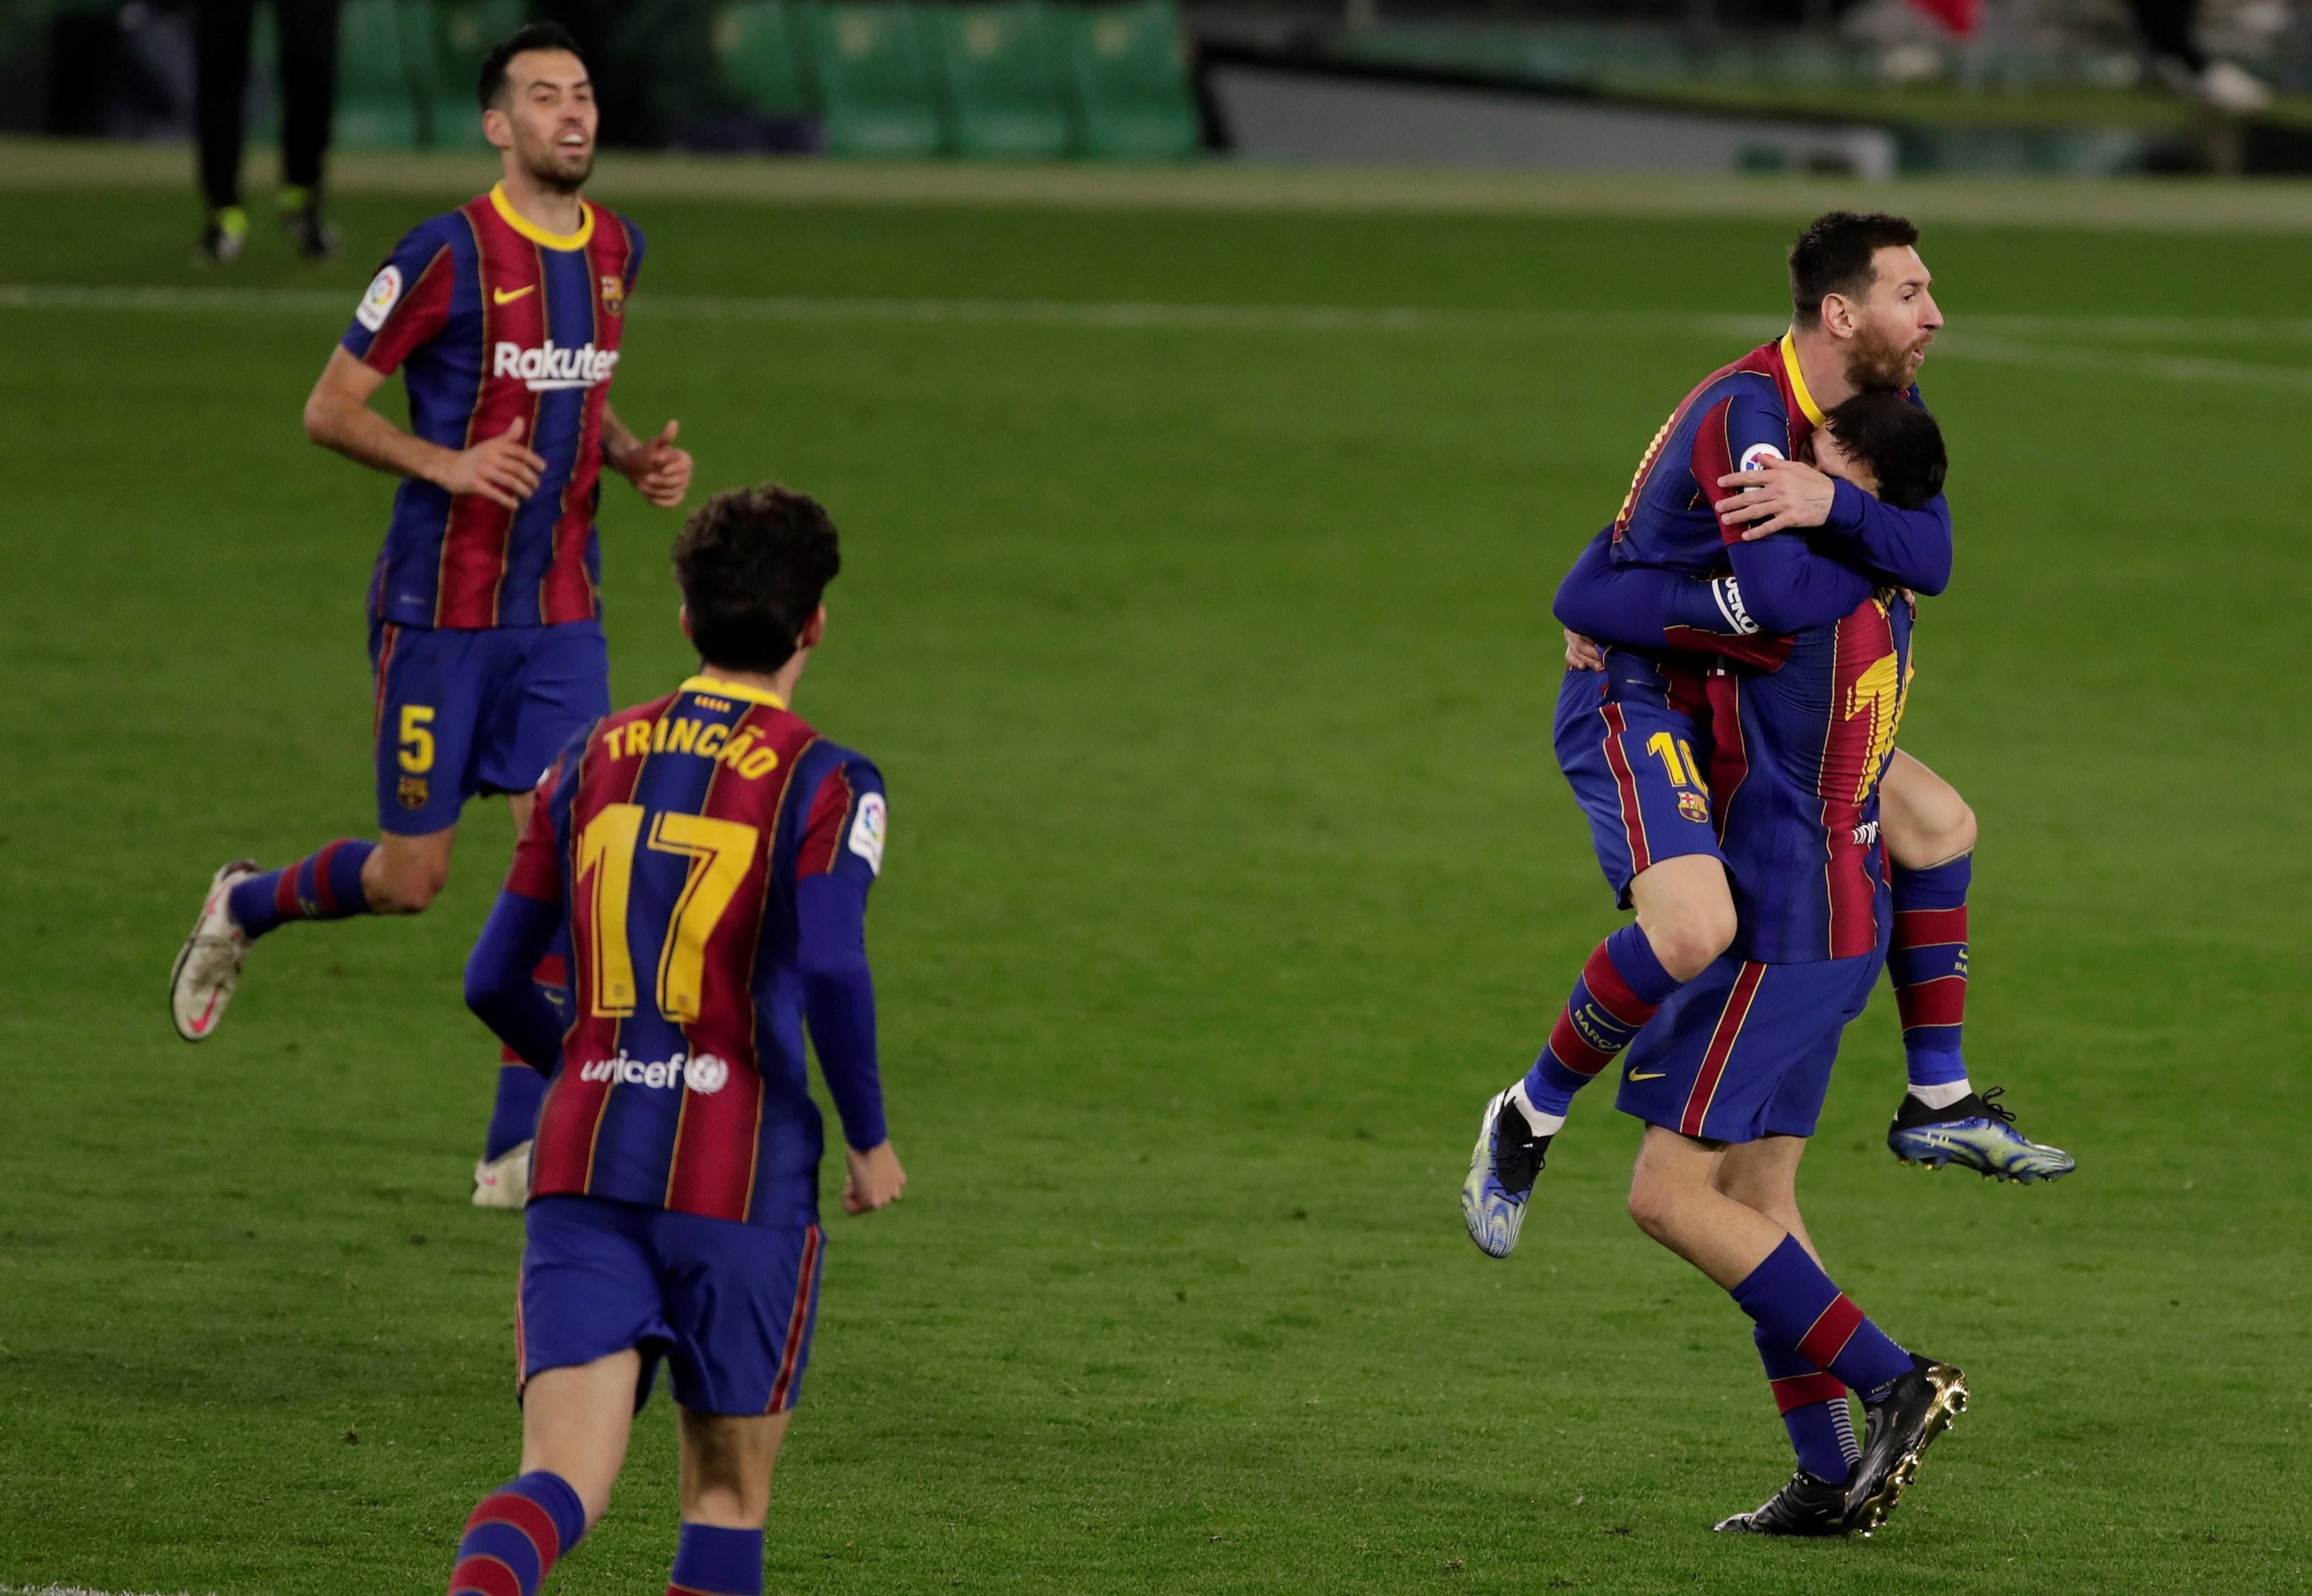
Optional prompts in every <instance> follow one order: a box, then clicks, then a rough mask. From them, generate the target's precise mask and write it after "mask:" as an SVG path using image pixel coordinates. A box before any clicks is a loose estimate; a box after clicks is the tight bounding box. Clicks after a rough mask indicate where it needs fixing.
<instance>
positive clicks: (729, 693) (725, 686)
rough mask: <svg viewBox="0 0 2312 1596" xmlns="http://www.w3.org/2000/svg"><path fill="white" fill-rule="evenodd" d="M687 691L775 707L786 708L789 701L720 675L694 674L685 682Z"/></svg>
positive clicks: (683, 686)
mask: <svg viewBox="0 0 2312 1596" xmlns="http://www.w3.org/2000/svg"><path fill="white" fill-rule="evenodd" d="M680 690H681V691H683V692H686V693H713V694H714V695H715V696H716V697H722V698H743V699H745V700H746V701H747V702H748V703H749V704H767V705H769V706H771V707H772V708H773V709H784V708H785V707H786V706H787V701H786V700H785V699H784V698H782V697H779V696H778V695H777V694H776V693H766V692H765V691H763V689H762V688H742V687H740V685H739V684H738V683H737V682H735V681H725V680H722V678H721V677H719V676H705V675H701V676H694V677H692V678H691V679H690V680H687V681H686V682H684V683H683V684H682V687H681V689H680Z"/></svg>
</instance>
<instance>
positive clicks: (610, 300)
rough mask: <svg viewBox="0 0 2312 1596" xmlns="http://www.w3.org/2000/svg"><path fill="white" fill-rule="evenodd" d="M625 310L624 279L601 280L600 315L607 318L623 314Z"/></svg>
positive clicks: (611, 277)
mask: <svg viewBox="0 0 2312 1596" xmlns="http://www.w3.org/2000/svg"><path fill="white" fill-rule="evenodd" d="M602 313H603V314H604V315H607V316H618V315H623V314H625V313H626V279H625V278H624V277H614V276H605V277H604V278H603V279H602Z"/></svg>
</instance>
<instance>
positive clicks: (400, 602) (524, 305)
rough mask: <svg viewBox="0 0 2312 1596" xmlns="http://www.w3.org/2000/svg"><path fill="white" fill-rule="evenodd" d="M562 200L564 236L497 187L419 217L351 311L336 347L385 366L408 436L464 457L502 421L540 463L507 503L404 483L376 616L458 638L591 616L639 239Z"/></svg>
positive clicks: (378, 585)
mask: <svg viewBox="0 0 2312 1596" xmlns="http://www.w3.org/2000/svg"><path fill="white" fill-rule="evenodd" d="M580 204H581V206H582V209H583V213H584V216H585V220H584V221H583V223H582V224H580V226H579V229H578V231H577V232H574V233H570V234H566V235H565V234H559V233H552V232H547V231H545V230H544V229H543V228H541V227H539V226H538V225H537V224H534V223H532V222H530V221H529V220H527V219H526V218H524V217H523V216H522V215H520V214H519V213H518V212H516V211H515V210H514V208H513V206H512V205H510V204H508V203H507V201H506V197H505V194H504V188H503V186H501V187H499V188H495V189H491V190H490V191H489V192H488V193H487V194H485V195H482V196H480V197H477V198H475V199H472V200H469V201H468V202H467V203H466V204H464V205H461V206H459V207H458V208H457V209H456V210H454V211H450V212H447V213H445V214H444V215H439V216H435V217H434V218H433V219H432V220H430V221H427V222H423V223H420V224H418V225H417V226H416V227H414V228H412V229H411V230H410V232H409V233H408V235H407V237H405V238H403V239H402V241H400V242H399V243H398V244H397V245H395V246H394V249H393V253H392V254H391V255H390V256H389V257H388V258H387V259H386V262H385V264H384V265H383V266H382V267H380V268H379V270H378V274H377V276H376V277H375V278H374V279H372V282H371V283H370V285H369V292H368V293H367V294H364V295H363V298H362V302H361V304H360V306H359V307H358V308H357V309H356V310H355V312H354V323H353V326H352V327H350V328H348V329H346V336H345V338H344V339H343V340H342V343H343V345H344V347H345V348H346V350H347V351H348V352H350V353H351V354H353V355H356V356H358V357H359V358H360V359H361V360H362V361H363V362H364V363H365V364H368V365H369V366H370V367H371V368H372V370H374V371H378V372H382V373H391V372H393V371H395V370H399V371H400V372H401V373H402V374H403V381H404V383H405V385H406V386H407V389H408V392H409V428H410V431H412V432H413V433H415V434H416V435H417V436H419V437H421V438H424V439H425V440H426V441H427V442H429V443H438V444H440V445H442V447H443V448H445V449H465V448H468V447H470V446H471V445H472V444H474V443H479V442H480V441H482V440H483V439H485V438H491V437H495V436H497V435H499V434H502V433H504V431H505V430H506V428H507V427H508V426H509V425H512V423H513V422H514V421H515V420H517V419H520V420H521V421H522V422H523V423H524V425H525V432H524V441H525V442H526V443H528V444H529V445H530V448H532V449H534V450H536V451H537V452H539V454H540V455H542V456H544V457H545V460H546V470H545V472H544V474H543V475H542V476H541V477H540V478H539V485H538V489H537V491H536V492H534V493H533V494H531V495H530V497H529V499H528V500H526V501H525V502H524V503H523V504H522V505H521V508H519V509H516V510H508V509H506V508H504V506H502V505H499V504H493V503H491V502H490V501H489V500H488V499H486V498H483V497H482V496H480V495H476V494H467V495H457V496H455V497H453V496H452V495H451V494H450V492H449V490H448V489H446V488H443V487H437V486H436V485H434V483H431V482H424V481H420V480H418V479H416V478H408V479H407V480H405V481H404V482H403V483H402V485H401V488H400V491H399V492H398V493H397V494H396V495H394V501H393V524H392V527H391V529H390V531H388V532H387V534H386V539H385V547H384V548H383V549H382V550H381V551H380V553H379V555H378V558H377V571H376V574H375V576H374V577H373V579H372V582H371V583H370V611H371V613H372V615H374V616H375V617H377V618H379V619H381V620H387V621H392V622H394V623H396V624H398V625H400V626H408V627H445V628H450V627H454V628H465V629H473V628H479V627H538V626H557V625H560V624H562V623H563V622H565V621H574V620H590V619H592V618H596V617H598V616H599V615H600V613H601V607H600V601H599V598H598V596H597V592H596V590H597V586H598V583H599V581H600V574H601V551H600V547H599V546H598V544H597V542H596V538H595V531H594V508H595V504H596V503H597V502H598V501H599V500H600V497H601V469H602V407H603V403H604V400H605V399H607V398H608V396H609V387H610V378H611V375H612V373H614V372H615V371H616V370H617V364H618V338H619V334H620V332H621V330H622V329H624V327H625V324H626V296H627V294H629V293H631V292H632V291H633V288H634V285H635V272H636V271H637V270H638V269H639V268H640V267H641V265H642V259H643V235H642V233H641V232H639V231H638V230H637V229H636V228H635V225H634V224H633V223H631V222H628V221H627V220H626V218H625V217H623V216H620V215H616V214H614V213H612V212H610V211H607V210H603V209H601V208H600V206H595V205H592V204H591V203H587V202H585V201H581V202H580Z"/></svg>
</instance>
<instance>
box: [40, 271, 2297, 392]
mask: <svg viewBox="0 0 2312 1596" xmlns="http://www.w3.org/2000/svg"><path fill="white" fill-rule="evenodd" d="M347 303H348V302H347V299H346V295H345V294H341V293H338V292H335V291H332V290H325V289H315V288H175V287H134V286H121V287H87V286H80V285H66V284H46V283H39V284H0V310H28V311H31V310H54V311H74V310H88V311H197V312H231V313H242V314H250V313H277V312H281V311H313V312H326V313H336V314H343V313H345V312H346V310H347ZM634 313H636V314H640V315H642V316H644V318H645V319H657V318H661V317H663V318H667V319H670V320H685V321H764V322H784V323H791V324H823V325H857V324H873V323H886V324H889V323H897V324H904V325H913V326H926V327H928V326H1003V327H1047V328H1058V329H1086V330H1095V331H1136V330H1152V331H1166V332H1251V333H1262V332H1287V333H1289V332H1318V333H1327V332H1371V333H1399V334H1403V333H1467V332H1476V333H1485V334H1493V335H1500V334H1504V333H1513V332H1525V333H1534V334H1544V335H1547V334H1561V335H1581V334H1589V335H1592V336H1595V335H1600V334H1603V335H1610V336H1614V337H1620V338H1641V337H1655V338H1687V337H1704V338H1728V339H1737V340H1738V339H1750V338H1771V337H1773V334H1774V333H1775V332H1776V331H1777V330H1779V329H1781V328H1782V326H1783V325H1784V323H1783V321H1782V319H1781V318H1778V317H1773V316H1739V315H1710V314H1697V313H1691V312H1667V313H1664V312H1644V311H1514V310H1502V311H1468V310H1448V309H1437V308H1428V309H1424V308H1419V307H1413V306H1387V305H1376V306H1357V305H1226V304H1209V305H1197V304H1166V303H1135V302H1129V301H1103V300H1086V301H1073V300H982V299H833V298H809V297H801V296H791V295H767V296H759V297H749V296H741V295H714V294H655V295H650V296H647V297H644V298H642V299H638V300H636V301H635V306H634ZM1966 329H1967V330H1963V331H1961V332H1958V333H1956V334H1947V335H1945V337H1944V338H1943V339H1942V340H1941V341H1940V342H1939V343H1938V345H1937V346H1936V357H1937V358H1938V359H1944V360H1953V359H1955V360H1962V361H1965V360H1981V361H1986V362H1991V363H1993V364H2001V365H2027V366H2038V367H2043V368H2048V369H2053V370H2070V371H2091V372H2101V373H2110V374H2113V375H2123V376H2132V377H2138V378H2142V379H2146V380H2150V381H2163V382H2183V383H2210V384H2216V385H2220V386H2225V387H2241V388H2264V389H2276V390H2283V391H2291V392H2303V391H2312V367H2305V366H2290V365H2273V364H2264V363H2259V362H2255V361H2241V360H2219V359H2213V358H2211V357H2209V356H2205V355H2180V354H2169V353H2162V352H2156V351H2150V350H2137V349H2124V348H2114V347H2111V346H2112V345H2114V344H2119V343H2126V342H2130V341H2141V342H2154V343H2157V342H2178V341H2181V342H2187V343H2199V344H2202V345H2206V344H2224V343H2246V342H2254V343H2261V344H2266V345H2268V344H2271V343H2275V342H2296V341H2304V340H2312V320H2300V319H2297V320H2291V319H2279V318H2276V319H2273V320H2255V319H2251V318H2241V317H2206V318H2198V317H2181V316H2178V317H2127V316H2078V317H2066V316H2000V315H1986V316H1980V317H1973V318H1969V319H1968V320H1967V321H1966ZM1985 335H1988V336H1985ZM2001 335H2005V336H2001ZM2018 338H2032V339H2035V340H2046V339H2053V340H2055V341H2054V342H2052V343H2051V342H2045V341H2034V342H2029V343H2024V342H2018V341H2016V340H2017V339H2018Z"/></svg>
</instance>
